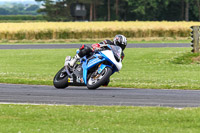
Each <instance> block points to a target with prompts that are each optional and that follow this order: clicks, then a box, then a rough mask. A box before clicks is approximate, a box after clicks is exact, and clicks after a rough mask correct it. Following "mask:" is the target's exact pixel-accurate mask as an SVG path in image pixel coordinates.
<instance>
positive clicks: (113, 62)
mask: <svg viewBox="0 0 200 133" xmlns="http://www.w3.org/2000/svg"><path fill="white" fill-rule="evenodd" d="M78 52H79V51H77V53H78ZM121 54H122V49H121V47H119V46H114V45H108V44H106V45H105V46H103V47H101V49H98V50H95V51H94V52H93V53H92V55H90V56H88V55H87V56H84V57H82V58H81V59H79V60H78V61H77V62H76V64H75V65H74V66H73V67H70V66H69V65H66V64H68V63H69V61H70V60H71V57H70V56H67V57H66V59H65V66H64V67H63V68H61V69H60V70H59V71H58V72H57V74H56V75H55V77H54V79H53V84H54V87H55V88H57V89H64V88H66V87H68V86H87V88H88V89H91V90H93V89H97V88H98V87H100V86H102V85H104V86H107V85H108V83H109V81H110V76H111V75H112V74H114V73H115V72H118V71H120V70H121V68H122V59H121Z"/></svg>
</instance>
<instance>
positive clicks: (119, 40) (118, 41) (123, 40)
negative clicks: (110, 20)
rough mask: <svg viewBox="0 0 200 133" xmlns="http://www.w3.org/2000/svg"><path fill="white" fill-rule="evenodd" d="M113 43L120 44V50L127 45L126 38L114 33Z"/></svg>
mask: <svg viewBox="0 0 200 133" xmlns="http://www.w3.org/2000/svg"><path fill="white" fill-rule="evenodd" d="M113 43H114V44H115V45H117V46H120V47H121V48H122V50H124V49H125V48H126V45H127V40H126V37H125V36H124V35H116V36H115V38H114V39H113Z"/></svg>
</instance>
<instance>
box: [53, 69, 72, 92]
mask: <svg viewBox="0 0 200 133" xmlns="http://www.w3.org/2000/svg"><path fill="white" fill-rule="evenodd" d="M64 69H65V67H63V68H61V69H60V70H59V71H58V72H57V74H56V75H55V77H54V79H53V85H54V87H55V88H57V89H64V88H66V87H68V75H67V73H66V72H63V71H64Z"/></svg>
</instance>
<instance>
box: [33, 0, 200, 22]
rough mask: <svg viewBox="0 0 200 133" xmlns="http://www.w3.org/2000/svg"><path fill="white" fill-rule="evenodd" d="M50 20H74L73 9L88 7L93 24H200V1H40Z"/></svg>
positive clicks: (41, 10) (88, 18)
mask: <svg viewBox="0 0 200 133" xmlns="http://www.w3.org/2000/svg"><path fill="white" fill-rule="evenodd" d="M36 1H38V2H43V6H44V8H43V9H39V12H42V13H45V14H46V15H45V16H46V19H47V20H49V21H71V20H73V19H74V18H73V17H72V16H71V13H70V6H71V5H72V4H74V3H82V4H85V5H86V10H87V15H86V17H85V18H83V19H85V20H89V21H110V20H111V21H113V20H119V21H135V20H139V21H161V20H166V21H200V0H76V1H74V0H59V1H54V0H36Z"/></svg>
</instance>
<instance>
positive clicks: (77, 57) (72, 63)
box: [69, 54, 80, 67]
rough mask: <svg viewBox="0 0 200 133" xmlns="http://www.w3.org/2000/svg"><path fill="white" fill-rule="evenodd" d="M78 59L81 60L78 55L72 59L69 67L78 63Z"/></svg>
mask: <svg viewBox="0 0 200 133" xmlns="http://www.w3.org/2000/svg"><path fill="white" fill-rule="evenodd" d="M78 59H80V56H79V55H78V54H76V55H75V56H74V58H72V59H71V60H70V62H69V66H70V67H73V66H74V64H75V63H76V62H77V60H78Z"/></svg>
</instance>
